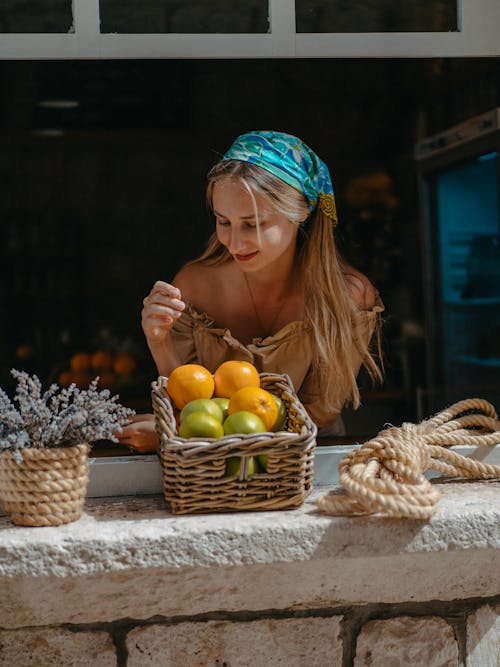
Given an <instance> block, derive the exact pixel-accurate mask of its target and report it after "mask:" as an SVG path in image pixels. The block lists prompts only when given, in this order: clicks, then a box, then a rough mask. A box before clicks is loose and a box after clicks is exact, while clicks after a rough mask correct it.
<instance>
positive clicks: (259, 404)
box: [228, 387, 278, 431]
mask: <svg viewBox="0 0 500 667" xmlns="http://www.w3.org/2000/svg"><path fill="white" fill-rule="evenodd" d="M241 410H245V411H246V412H252V413H253V414H254V415H257V417H260V418H261V419H262V421H263V422H264V426H265V427H266V429H267V430H268V431H271V430H272V428H273V426H274V424H275V423H276V419H277V417H278V406H277V404H276V401H275V400H274V398H273V397H272V396H271V394H270V393H269V392H268V391H266V390H265V389H262V388H261V387H243V389H239V390H238V391H237V392H236V393H234V394H233V395H232V396H231V398H230V399H229V406H228V413H229V414H230V415H232V414H234V413H235V412H240V411H241Z"/></svg>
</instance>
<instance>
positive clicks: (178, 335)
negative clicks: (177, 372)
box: [172, 307, 198, 364]
mask: <svg viewBox="0 0 500 667" xmlns="http://www.w3.org/2000/svg"><path fill="white" fill-rule="evenodd" d="M194 325H195V320H194V317H193V314H192V312H191V309H190V308H189V307H188V308H186V309H185V310H184V312H183V313H182V315H181V316H180V317H179V318H178V319H177V320H176V322H175V324H174V326H173V327H172V340H173V342H174V345H175V350H176V352H177V354H178V355H179V357H180V359H181V362H182V363H183V364H193V363H198V355H197V352H196V344H195V340H194Z"/></svg>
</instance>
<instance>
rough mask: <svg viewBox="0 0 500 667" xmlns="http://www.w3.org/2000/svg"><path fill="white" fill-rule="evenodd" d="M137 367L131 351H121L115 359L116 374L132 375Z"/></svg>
mask: <svg viewBox="0 0 500 667" xmlns="http://www.w3.org/2000/svg"><path fill="white" fill-rule="evenodd" d="M136 369H137V362H136V360H135V359H134V357H133V356H132V355H131V354H130V352H119V353H118V354H117V355H116V357H115V359H114V361H113V370H114V372H115V373H116V375H122V376H123V375H132V373H134V372H135V370H136Z"/></svg>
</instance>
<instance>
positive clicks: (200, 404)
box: [179, 398, 224, 424]
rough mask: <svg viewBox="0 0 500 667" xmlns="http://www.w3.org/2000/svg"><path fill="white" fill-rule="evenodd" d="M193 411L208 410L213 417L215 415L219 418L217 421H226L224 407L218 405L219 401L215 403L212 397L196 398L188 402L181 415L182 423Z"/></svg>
mask: <svg viewBox="0 0 500 667" xmlns="http://www.w3.org/2000/svg"><path fill="white" fill-rule="evenodd" d="M193 412H206V413H207V414H209V415H212V417H215V419H217V421H218V422H220V423H221V424H222V422H223V421H224V420H223V417H224V415H223V413H222V409H221V408H220V407H219V406H218V405H217V403H214V402H213V401H212V399H211V398H195V399H194V400H193V401H189V403H186V405H185V406H184V407H183V408H182V410H181V414H180V417H179V419H180V422H181V424H182V422H183V421H184V420H185V419H186V417H187V416H188V415H190V414H191V413H193Z"/></svg>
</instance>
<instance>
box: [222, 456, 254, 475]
mask: <svg viewBox="0 0 500 667" xmlns="http://www.w3.org/2000/svg"><path fill="white" fill-rule="evenodd" d="M240 470H241V457H240V456H230V457H229V458H228V459H227V460H226V477H229V476H231V475H239V474H240ZM247 471H248V474H249V475H254V474H255V473H256V472H259V467H258V465H257V461H256V460H255V457H254V456H250V457H249V458H248V467H247Z"/></svg>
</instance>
